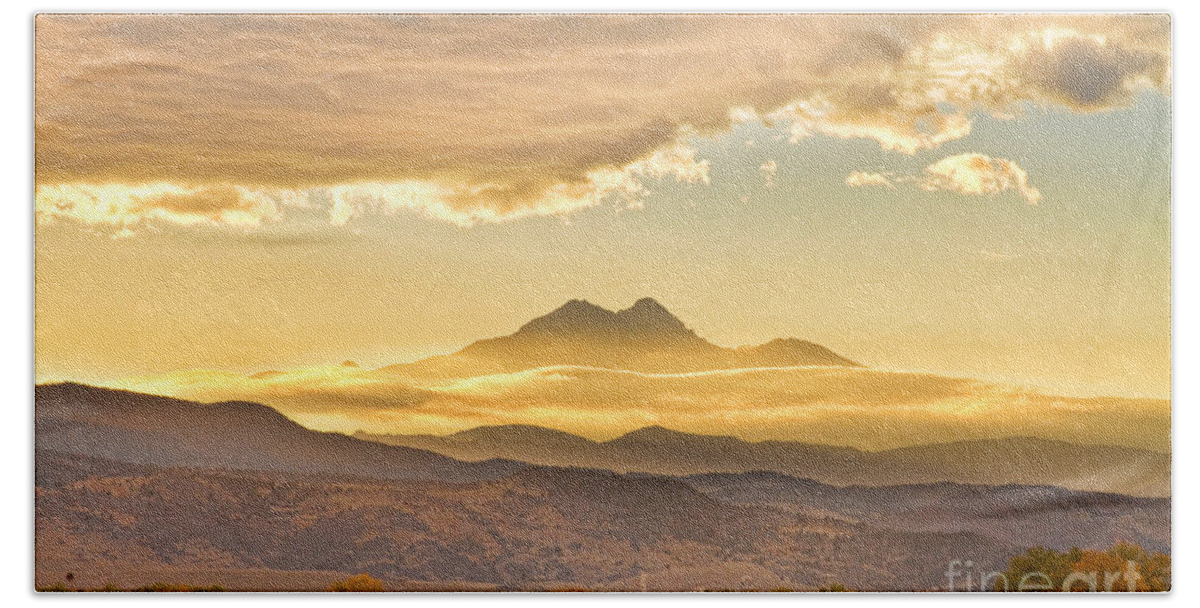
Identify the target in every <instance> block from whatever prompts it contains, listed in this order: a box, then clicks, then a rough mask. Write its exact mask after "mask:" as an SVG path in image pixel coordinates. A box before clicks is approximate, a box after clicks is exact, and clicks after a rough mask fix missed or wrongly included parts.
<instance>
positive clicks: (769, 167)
mask: <svg viewBox="0 0 1200 608" xmlns="http://www.w3.org/2000/svg"><path fill="white" fill-rule="evenodd" d="M758 172H759V173H762V174H763V180H764V181H765V185H766V187H768V188H772V187H774V186H775V175H776V174H778V173H779V165H778V164H777V163H776V162H775V161H773V160H768V161H766V162H764V163H763V164H761V165H759V166H758Z"/></svg>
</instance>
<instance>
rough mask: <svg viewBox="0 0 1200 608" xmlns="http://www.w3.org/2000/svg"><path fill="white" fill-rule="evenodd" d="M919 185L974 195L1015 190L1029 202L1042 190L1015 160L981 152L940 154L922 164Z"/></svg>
mask: <svg viewBox="0 0 1200 608" xmlns="http://www.w3.org/2000/svg"><path fill="white" fill-rule="evenodd" d="M920 186H921V188H923V189H925V190H928V191H930V192H933V191H937V190H947V191H951V192H959V193H962V194H969V195H975V196H980V195H993V194H999V193H1001V192H1004V191H1006V190H1014V191H1016V192H1017V193H1018V194H1020V195H1021V197H1022V198H1024V199H1025V201H1026V202H1028V203H1029V204H1030V205H1036V204H1038V201H1040V200H1042V193H1041V192H1039V191H1038V189H1037V188H1034V187H1033V186H1030V185H1029V176H1028V175H1027V174H1026V173H1025V170H1024V169H1022V168H1021V167H1019V166H1018V165H1017V163H1015V162H1013V161H1011V160H1007V159H1003V158H992V157H990V156H987V155H984V154H974V153H968V154H959V155H956V156H950V157H947V158H943V159H942V160H939V161H938V162H936V163H933V164H932V165H929V166H928V167H925V175H924V177H923V179H922V180H921V182H920Z"/></svg>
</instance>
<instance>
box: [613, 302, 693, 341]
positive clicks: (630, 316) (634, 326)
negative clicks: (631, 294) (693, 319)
mask: <svg viewBox="0 0 1200 608" xmlns="http://www.w3.org/2000/svg"><path fill="white" fill-rule="evenodd" d="M617 317H618V318H619V319H620V320H621V321H622V322H623V324H624V325H625V326H626V327H627V328H628V329H629V330H631V331H637V332H643V333H661V332H666V333H680V332H684V333H688V329H687V326H685V325H684V324H683V321H680V320H679V318H678V317H676V316H675V315H673V314H671V312H670V311H669V310H667V309H666V308H664V307H663V305H662V304H659V303H658V301H657V300H655V299H654V298H642V299H640V300H638V301H637V302H634V303H633V306H630V307H629V308H626V309H625V310H622V311H621V312H618V313H617Z"/></svg>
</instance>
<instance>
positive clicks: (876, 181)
mask: <svg viewBox="0 0 1200 608" xmlns="http://www.w3.org/2000/svg"><path fill="white" fill-rule="evenodd" d="M892 175H894V174H893V173H892V172H890V171H888V172H885V173H875V172H871V171H851V172H850V175H847V176H846V185H847V186H850V187H852V188H861V187H863V186H886V187H888V188H895V187H896V185H895V184H893V183H892V180H891V176H892Z"/></svg>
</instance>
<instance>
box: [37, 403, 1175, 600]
mask: <svg viewBox="0 0 1200 608" xmlns="http://www.w3.org/2000/svg"><path fill="white" fill-rule="evenodd" d="M36 398H37V402H36V405H35V407H36V413H35V421H36V425H37V436H36V440H35V449H36V463H37V465H36V475H35V483H36V493H35V497H36V498H35V514H36V515H35V522H36V535H35V538H36V572H37V580H38V584H39V585H49V584H54V583H55V582H61V581H62V577H63V576H64V575H65V573H66V572H72V573H79V575H78V576H77V578H76V579H75V583H74V584H76V585H79V586H85V587H86V586H90V587H93V588H98V587H101V586H103V585H105V584H107V583H114V584H117V585H118V586H123V587H135V586H140V585H146V584H150V583H153V582H156V581H159V582H172V583H183V584H192V585H222V586H225V587H227V588H231V589H309V588H315V589H320V588H323V586H324V585H326V584H328V582H329V581H330V580H333V579H334V578H340V577H343V576H346V575H348V574H353V573H358V572H369V573H371V574H372V575H373V576H376V577H379V578H382V579H383V580H384V581H385V582H386V583H387V585H388V586H389V588H394V589H413V590H422V589H425V590H428V589H441V590H446V589H522V590H538V589H591V590H638V589H658V590H695V589H710V590H711V589H759V590H768V589H780V588H787V589H812V588H817V587H820V586H828V585H833V584H842V585H846V586H849V587H852V588H856V589H864V590H871V589H874V590H904V589H914V590H916V589H933V588H937V587H938V586H939V585H941V584H943V581H944V578H943V577H944V571H945V566H946V564H947V563H948V560H951V559H970V560H972V561H973V562H974V563H976V564H978V565H979V566H980V567H986V568H999V567H1002V566H1003V564H1004V563H1005V562H1006V561H1007V559H1008V557H1010V556H1012V555H1015V554H1017V553H1020V552H1022V551H1024V549H1025V548H1027V547H1028V546H1029V545H1030V544H1034V543H1035V542H1036V544H1039V545H1049V546H1051V547H1053V548H1056V549H1060V550H1061V549H1066V548H1068V547H1070V546H1081V547H1090V548H1105V547H1108V546H1111V544H1112V543H1113V542H1116V541H1120V540H1126V541H1130V542H1135V543H1137V544H1139V545H1141V546H1143V547H1145V548H1147V549H1149V550H1158V551H1167V552H1169V551H1170V500H1169V499H1151V498H1135V497H1130V496H1122V495H1115V494H1097V493H1091V492H1075V491H1071V490H1065V489H1062V488H1053V487H1046V486H989V485H969V484H954V483H936V484H924V485H909V486H896V485H887V486H880V487H865V486H850V487H836V486H832V485H828V484H823V483H819V482H816V481H812V480H807V479H799V478H796V477H792V476H786V475H781V474H778V473H766V472H749V473H707V474H702V475H693V476H686V477H684V476H668V475H653V474H646V473H630V474H621V473H615V472H612V471H606V470H599V469H595V468H590V469H588V468H578V467H565V468H564V467H545V466H537V465H528V464H520V463H515V462H512V461H505V460H488V461H484V462H480V463H475V464H472V463H465V462H460V461H457V460H453V459H451V458H448V457H446V456H441V455H438V454H434V453H432V452H429V451H425V450H420V449H414V448H406V447H399V446H388V445H382V444H379V443H372V442H368V441H362V440H359V439H355V438H352V437H348V436H342V435H335V434H328V433H317V432H313V431H310V430H307V429H304V428H302V427H299V426H297V425H295V424H293V423H292V422H290V421H289V420H287V419H286V418H284V417H282V416H280V415H278V414H277V413H275V412H273V411H272V410H271V409H270V408H267V407H266V406H261V405H258V404H254V403H247V402H241V403H214V404H202V403H195V402H188V401H182V400H177V399H169V398H161V397H152V396H149V395H140V394H136V393H130V392H126V391H114V390H107V389H97V388H93V387H87V386H81V385H74V384H59V385H48V386H42V387H38V388H37V391H36ZM497 433H498V434H499V435H501V436H503V437H505V438H506V440H507V441H516V440H520V441H525V442H527V443H529V444H531V445H537V446H540V447H541V449H543V450H545V451H546V452H547V453H554V452H555V451H556V450H572V449H579V448H580V447H582V446H585V445H586V444H588V443H594V442H587V440H583V439H581V438H579V437H575V436H573V435H570V434H566V433H556V432H546V431H544V430H540V429H530V428H525V427H516V428H508V429H500V430H499V431H497V430H496V429H479V430H475V431H471V432H467V433H464V435H465V436H466V437H468V438H471V437H474V438H475V440H477V441H478V440H479V439H481V438H487V437H488V436H489V435H493V436H494V435H496V434H497ZM701 439H703V440H704V441H708V442H710V444H711V445H710V446H709V447H710V448H712V447H713V446H716V448H717V449H716V450H715V451H713V452H712V453H728V452H729V450H730V449H731V446H734V447H735V446H737V445H739V444H740V443H744V442H739V440H735V439H731V438H721V437H713V438H707V439H704V438H701ZM691 441H693V438H692V437H690V436H686V435H684V434H680V433H674V432H672V431H667V430H665V429H660V428H652V429H645V430H643V431H639V432H637V433H633V434H630V435H628V436H626V437H624V438H621V439H620V440H618V441H616V442H609V443H614V444H616V445H618V446H619V445H625V446H627V449H633V450H634V451H635V452H636V451H639V450H640V451H642V452H646V453H649V452H654V451H657V453H658V454H659V456H661V455H662V454H663V453H665V452H670V451H679V450H681V449H684V448H685V447H686V446H687V445H688V444H689V442H691ZM628 446H641V447H637V448H636V449H635V448H630V447H628ZM688 449H691V448H688ZM710 451H711V450H710ZM835 451H836V450H835ZM680 453H683V452H680ZM695 453H697V454H700V453H702V451H699V450H697V451H695ZM151 577H152V578H151Z"/></svg>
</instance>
